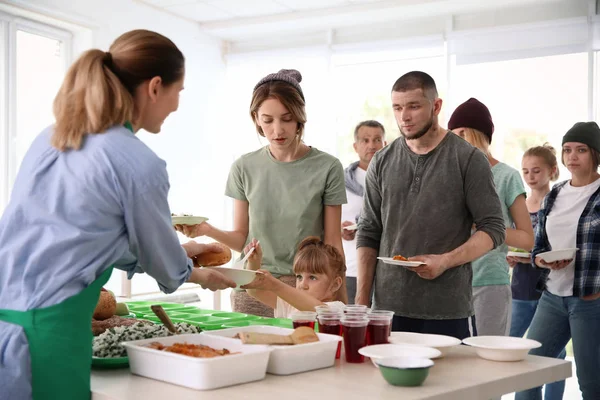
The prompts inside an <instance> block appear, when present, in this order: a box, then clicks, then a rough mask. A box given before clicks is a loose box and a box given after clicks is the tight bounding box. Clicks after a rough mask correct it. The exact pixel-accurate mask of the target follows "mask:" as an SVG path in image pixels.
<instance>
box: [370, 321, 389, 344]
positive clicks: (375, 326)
mask: <svg viewBox="0 0 600 400" xmlns="http://www.w3.org/2000/svg"><path fill="white" fill-rule="evenodd" d="M389 336H390V322H387V323H386V322H385V321H369V326H368V327H367V345H368V346H370V345H372V344H385V343H389V341H388V338H389Z"/></svg>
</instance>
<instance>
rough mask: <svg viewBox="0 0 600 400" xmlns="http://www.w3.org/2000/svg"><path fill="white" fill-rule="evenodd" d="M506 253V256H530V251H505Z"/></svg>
mask: <svg viewBox="0 0 600 400" xmlns="http://www.w3.org/2000/svg"><path fill="white" fill-rule="evenodd" d="M506 255H507V256H508V257H523V258H530V257H531V253H522V252H520V251H509V252H508V253H506Z"/></svg>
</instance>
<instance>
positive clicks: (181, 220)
mask: <svg viewBox="0 0 600 400" xmlns="http://www.w3.org/2000/svg"><path fill="white" fill-rule="evenodd" d="M206 221H208V218H206V217H196V216H193V215H191V216H186V217H179V216H174V215H173V216H171V222H172V223H173V225H199V224H201V223H203V222H206Z"/></svg>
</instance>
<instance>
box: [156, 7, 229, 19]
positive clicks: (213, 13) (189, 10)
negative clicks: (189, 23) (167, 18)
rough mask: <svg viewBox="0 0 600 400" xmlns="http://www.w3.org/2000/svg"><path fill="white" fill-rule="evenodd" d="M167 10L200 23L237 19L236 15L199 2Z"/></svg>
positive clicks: (167, 8) (166, 8)
mask: <svg viewBox="0 0 600 400" xmlns="http://www.w3.org/2000/svg"><path fill="white" fill-rule="evenodd" d="M165 10H167V11H170V12H172V13H175V14H177V15H181V16H182V17H185V18H189V19H193V20H196V21H199V22H208V21H222V20H227V19H232V18H235V17H236V16H235V15H234V14H231V13H228V12H226V11H223V10H221V9H219V8H217V7H214V6H212V5H210V4H205V3H199V2H194V3H193V4H189V3H188V4H180V5H174V6H170V7H165Z"/></svg>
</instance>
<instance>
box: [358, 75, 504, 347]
mask: <svg viewBox="0 0 600 400" xmlns="http://www.w3.org/2000/svg"><path fill="white" fill-rule="evenodd" d="M392 106H393V109H394V115H395V118H396V122H397V123H398V126H399V128H400V132H401V133H402V137H399V138H398V139H396V140H395V141H394V142H393V143H391V144H390V145H389V146H387V147H386V148H384V149H382V150H380V151H379V152H377V153H376V154H375V156H374V157H373V159H372V161H371V164H370V165H369V168H368V171H367V177H366V184H365V194H364V204H363V210H362V213H361V217H360V221H359V230H358V233H357V249H358V289H357V295H356V303H357V304H365V305H369V304H370V302H371V299H370V296H369V294H370V292H371V288H372V286H373V285H375V286H374V294H373V308H374V309H385V310H392V311H394V312H395V315H394V320H393V325H392V330H394V331H409V332H420V333H437V334H443V335H450V336H454V337H457V338H459V339H463V338H465V337H468V336H470V335H471V334H473V331H474V326H473V325H474V324H473V320H472V319H471V318H470V317H472V316H473V307H472V298H471V294H472V289H471V280H472V270H471V264H470V262H471V261H472V260H474V259H476V258H478V257H480V256H482V255H483V254H485V253H487V252H488V251H490V250H492V249H493V248H495V247H496V246H498V245H500V244H501V243H502V242H504V239H505V228H504V220H503V218H502V209H501V206H500V200H499V199H498V195H497V194H496V190H495V189H494V182H493V178H492V172H491V169H490V165H489V162H488V161H487V159H486V157H485V156H484V154H483V153H482V152H481V151H479V150H477V149H476V148H475V147H473V146H471V145H470V144H469V143H467V142H466V141H465V140H463V139H461V138H460V137H458V136H457V135H454V134H452V133H451V132H449V131H448V130H446V129H443V128H441V127H440V126H439V124H438V115H439V113H440V110H441V107H442V100H441V99H440V98H438V94H437V89H436V86H435V82H434V80H433V78H431V77H430V76H429V75H427V74H426V73H424V72H419V71H413V72H409V73H407V74H405V75H403V76H402V77H400V78H399V79H398V80H397V81H396V83H395V84H394V87H393V89H392ZM473 224H474V226H475V232H474V233H473V234H471V233H472V232H471V230H472V227H473ZM394 255H402V256H404V257H407V258H409V259H410V261H421V262H423V263H424V264H422V265H421V266H418V267H415V268H408V267H402V266H396V265H390V264H385V263H383V262H382V261H378V260H377V257H378V256H379V257H392V256H394Z"/></svg>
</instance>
